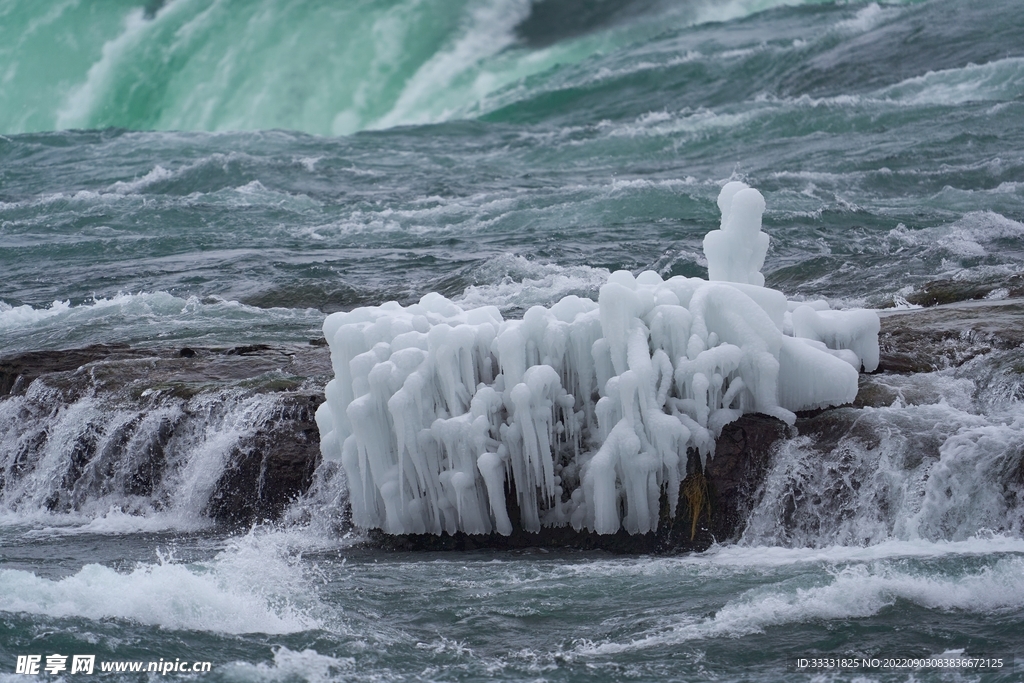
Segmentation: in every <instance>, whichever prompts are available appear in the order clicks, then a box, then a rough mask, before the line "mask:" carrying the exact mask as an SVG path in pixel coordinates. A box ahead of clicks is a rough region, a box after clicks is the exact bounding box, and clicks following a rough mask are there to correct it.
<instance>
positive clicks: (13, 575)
mask: <svg viewBox="0 0 1024 683" xmlns="http://www.w3.org/2000/svg"><path fill="white" fill-rule="evenodd" d="M316 604H317V601H316V597H315V594H313V593H312V592H311V591H310V588H309V587H308V585H307V583H306V580H305V579H304V577H303V576H302V568H301V566H299V565H298V564H297V563H296V561H295V559H294V557H292V556H289V555H288V554H287V553H286V552H285V551H284V549H282V548H281V547H279V546H277V547H275V545H274V544H273V543H268V542H261V540H260V539H259V538H257V537H255V536H253V535H250V536H247V537H243V538H241V539H237V540H235V541H233V542H231V544H230V545H229V547H228V548H227V549H226V550H224V551H223V552H221V553H220V554H218V555H217V556H216V557H215V558H214V559H213V560H212V561H209V562H200V563H195V564H184V563H179V562H177V561H175V560H174V559H173V558H160V559H159V561H158V562H155V563H140V564H138V565H136V566H135V567H134V568H133V569H132V570H131V571H129V572H118V571H115V570H114V569H111V568H110V567H106V566H103V565H99V564H87V565H85V566H84V567H82V568H81V569H80V570H79V571H78V572H77V573H76V574H74V575H72V576H68V577H66V578H63V579H47V578H43V577H40V576H37V575H35V574H33V573H32V572H28V571H22V570H16V569H0V611H4V612H15V613H28V614H38V615H46V616H50V617H55V618H69V617H81V618H86V619H94V620H99V619H111V618H113V619H125V620H128V621H133V622H136V623H140V624H146V625H152V626H159V627H161V628H166V629H185V630H195V631H213V632H219V633H274V634H282V633H296V632H299V631H306V630H310V629H315V628H318V627H319V622H318V620H317V619H316V618H314V617H313V616H311V614H310V611H311V610H313V609H315V607H316Z"/></svg>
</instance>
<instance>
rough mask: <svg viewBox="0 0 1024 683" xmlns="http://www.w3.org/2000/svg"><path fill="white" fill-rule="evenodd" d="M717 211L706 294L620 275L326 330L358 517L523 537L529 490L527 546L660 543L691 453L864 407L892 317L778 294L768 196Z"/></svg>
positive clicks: (734, 196)
mask: <svg viewBox="0 0 1024 683" xmlns="http://www.w3.org/2000/svg"><path fill="white" fill-rule="evenodd" d="M718 204H719V207H720V208H721V209H722V228H721V229H720V230H714V231H712V232H711V233H709V234H708V236H707V238H706V239H705V240H704V249H705V254H706V256H707V259H708V272H709V275H710V278H711V279H710V281H707V280H701V279H697V278H686V277H680V276H676V277H672V278H670V279H668V280H663V279H662V278H661V277H660V276H659V275H658V274H657V273H654V272H651V271H647V272H643V273H640V275H638V276H636V277H634V276H633V275H632V274H631V273H629V272H627V271H617V272H615V273H612V274H611V276H610V277H609V278H608V281H607V282H606V283H605V284H604V285H603V286H602V287H601V289H600V294H599V296H598V300H597V301H596V302H595V301H592V300H590V299H583V298H579V297H576V296H569V297H566V298H564V299H562V300H561V301H559V302H558V303H556V304H554V305H553V306H551V307H550V308H544V307H541V306H534V307H533V308H531V309H529V310H528V311H527V312H526V314H525V315H524V316H523V318H522V320H505V319H503V317H502V315H501V314H500V312H499V311H498V309H497V308H495V307H491V306H484V307H480V308H473V309H469V310H464V309H462V308H461V307H459V306H458V305H456V304H455V303H453V302H451V301H449V300H448V299H446V298H444V297H443V296H441V295H440V294H436V293H432V294H427V295H426V296H424V297H423V298H422V299H421V300H420V302H419V303H418V304H413V305H411V306H407V307H403V306H401V305H399V304H397V303H395V302H388V303H386V304H383V305H381V306H376V307H364V308H357V309H355V310H353V311H350V312H346V313H334V314H332V315H330V316H328V318H327V320H326V321H325V322H324V334H325V336H326V338H327V341H328V344H329V345H330V349H331V360H332V364H333V367H334V373H335V378H334V379H333V380H331V381H330V382H329V383H328V385H327V388H326V397H327V400H326V402H325V403H324V404H323V405H321V407H320V408H319V410H318V411H317V414H316V419H317V424H318V426H319V428H320V433H321V450H322V452H323V455H324V458H326V459H328V460H336V461H340V462H341V463H342V465H343V467H344V469H345V473H346V475H347V479H348V487H349V500H350V503H351V506H352V516H353V520H352V521H353V522H354V523H355V524H356V525H357V526H360V527H363V528H379V529H383V530H384V531H385V532H387V533H391V534H403V533H431V534H440V533H442V532H443V531H447V532H449V533H454V532H456V531H463V532H466V533H470V534H484V533H490V532H492V531H496V532H498V533H500V534H505V535H508V534H510V533H511V532H512V529H513V521H512V520H511V519H510V518H509V513H508V509H509V507H508V506H507V505H506V492H507V491H512V490H514V492H515V498H516V502H517V503H518V510H519V519H518V520H517V522H518V524H519V525H520V526H521V527H522V528H524V529H526V530H527V531H533V532H536V531H539V530H540V528H541V526H563V525H572V526H573V527H574V528H575V529H577V530H582V529H589V530H592V531H596V532H598V533H601V534H611V533H615V532H617V531H618V530H619V529H625V530H626V531H627V532H629V533H633V534H635V533H645V532H648V531H654V530H655V529H656V528H657V524H658V518H659V506H660V500H661V495H662V492H664V493H665V494H666V496H667V499H668V503H669V507H670V511H671V513H672V514H673V515H674V514H675V508H676V505H677V503H678V496H679V489H680V482H681V480H682V479H683V478H684V477H685V474H686V462H687V452H688V450H689V449H694V451H696V452H697V453H699V454H700V457H701V461H702V462H704V461H705V459H706V458H707V457H709V456H710V457H713V456H714V450H715V439H716V438H717V437H718V436H719V435H720V434H721V431H722V428H723V427H724V426H725V425H727V424H728V423H730V422H732V421H734V420H736V419H738V418H739V417H740V416H741V415H743V414H744V413H762V414H765V415H771V416H775V417H777V418H779V419H781V420H783V421H785V422H787V423H789V424H793V422H794V420H795V415H794V412H796V411H801V410H809V409H815V408H823V407H827V406H836V405H842V404H844V403H849V402H851V401H852V400H853V399H854V398H855V397H856V395H857V378H858V371H859V370H860V369H861V368H862V367H863V369H864V370H866V371H871V370H874V369H875V368H876V367H877V365H878V329H879V320H878V316H877V315H876V314H875V313H874V312H872V311H865V310H852V311H833V310H828V307H827V304H825V303H824V302H814V303H812V304H809V305H808V304H802V303H798V302H790V301H787V299H786V297H785V296H784V295H783V294H782V293H781V292H778V291H776V290H773V289H767V288H765V287H763V286H762V285H763V284H764V277H763V276H762V275H761V273H760V269H761V266H762V265H763V263H764V258H765V254H766V253H767V250H768V235H766V234H765V233H763V232H761V214H762V212H763V211H764V206H765V204H764V198H763V197H762V196H761V194H760V193H759V192H758V191H757V190H755V189H753V188H749V187H747V186H746V185H744V184H743V183H735V182H732V183H728V184H727V185H726V186H725V187H724V188H723V189H722V193H721V195H720V196H719V199H718ZM511 509H513V510H514V509H515V507H512V508H511Z"/></svg>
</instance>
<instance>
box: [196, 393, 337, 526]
mask: <svg viewBox="0 0 1024 683" xmlns="http://www.w3.org/2000/svg"><path fill="white" fill-rule="evenodd" d="M321 403H323V394H322V393H319V394H302V393H296V394H291V395H289V396H288V397H287V398H286V399H285V401H284V403H283V404H282V406H281V409H280V411H279V412H278V414H276V415H275V416H273V417H272V418H271V419H270V420H268V421H267V422H265V423H264V424H262V425H261V426H260V427H259V429H258V430H257V431H256V433H255V434H254V435H253V436H252V437H251V438H248V439H246V440H245V441H244V442H243V443H242V444H240V445H239V446H238V447H236V448H235V449H234V452H233V453H232V456H231V459H230V460H229V462H228V465H227V467H226V468H225V470H224V473H223V474H222V475H221V478H220V481H218V482H217V486H216V489H215V491H214V493H213V495H212V496H210V500H209V502H208V503H207V506H206V510H204V514H206V515H208V516H209V517H213V518H214V519H216V520H218V521H221V522H225V523H228V524H250V523H252V522H253V521H270V520H274V519H277V518H278V517H279V516H280V515H281V513H282V512H283V511H284V509H285V508H286V507H287V506H288V504H289V503H291V502H292V501H293V500H295V499H296V498H297V497H299V496H300V495H302V494H303V493H305V492H306V491H307V490H308V489H309V486H310V484H311V483H312V481H313V472H314V470H316V467H317V465H319V464H320V432H319V430H318V429H317V426H316V422H315V421H314V419H313V415H314V413H316V409H317V408H318V407H319V406H320V404H321Z"/></svg>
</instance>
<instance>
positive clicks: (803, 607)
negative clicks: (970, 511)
mask: <svg viewBox="0 0 1024 683" xmlns="http://www.w3.org/2000/svg"><path fill="white" fill-rule="evenodd" d="M900 600H903V601H908V602H911V603H913V604H915V605H918V606H920V607H924V608H926V609H932V610H943V611H946V610H962V611H965V612H973V613H981V614H990V613H993V612H1001V611H1005V610H1019V609H1021V608H1022V607H1024V558H1022V557H1019V556H1013V557H1006V558H1001V559H998V560H996V561H995V562H994V563H993V564H992V565H990V566H986V567H984V568H982V569H980V570H978V571H975V572H968V573H964V574H960V575H957V574H952V573H939V572H937V571H935V570H929V569H920V570H913V569H905V568H902V566H901V565H899V564H889V563H885V562H872V563H865V564H855V565H852V566H847V567H844V568H842V569H839V570H838V571H835V572H833V573H832V574H831V575H830V576H829V578H828V579H827V580H826V581H824V582H820V581H813V582H812V583H811V584H810V585H808V584H807V583H806V582H804V583H803V585H795V586H792V585H791V586H786V587H779V586H773V587H768V588H758V589H753V590H751V591H748V592H747V593H746V594H745V595H743V596H741V597H740V598H738V599H734V600H731V601H729V602H727V603H726V604H725V605H724V606H723V607H722V608H721V609H719V610H717V612H716V613H715V614H714V616H711V617H706V618H703V619H700V618H696V617H692V616H689V615H684V616H681V617H678V618H677V619H676V623H675V624H673V625H671V626H669V627H668V628H664V627H659V628H656V629H652V630H651V631H649V632H648V633H647V634H645V635H641V636H640V637H638V638H635V639H633V640H631V641H630V642H604V643H586V644H582V645H581V646H579V647H578V648H577V651H578V652H579V653H580V654H585V655H608V654H616V653H621V652H628V651H635V650H644V649H648V648H652V647H664V646H671V645H676V644H680V643H685V642H690V641H695V640H706V639H711V638H720V637H723V636H728V637H738V636H745V635H750V634H754V633H762V632H764V631H765V630H767V629H769V628H771V627H773V626H778V625H783V624H793V623H803V622H809V621H816V620H821V619H826V620H839V619H843V620H848V619H861V618H865V617H870V616H873V615H875V614H878V613H879V612H881V611H882V610H883V609H885V608H887V607H890V606H892V605H893V604H895V603H896V602H897V601H900Z"/></svg>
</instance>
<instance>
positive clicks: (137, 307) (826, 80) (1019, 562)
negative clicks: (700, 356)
mask: <svg viewBox="0 0 1024 683" xmlns="http://www.w3.org/2000/svg"><path fill="white" fill-rule="evenodd" d="M1021 35H1024V13H1021V12H1020V7H1019V6H1018V4H1017V3H1015V2H1012V1H1011V0H993V1H992V2H984V3H978V2H976V3H968V2H963V1H960V2H956V1H952V0H926V1H924V2H904V3H893V4H880V3H864V2H849V3H822V2H813V1H810V0H808V1H805V2H800V1H798V0H723V1H716V2H712V1H711V0H707V1H701V0H692V1H685V2H667V1H662V0H628V1H627V0H623V1H622V2H617V3H616V2H611V0H543V1H541V2H534V3H531V2H529V1H528V0H456V1H449V0H444V1H442V0H365V1H359V2H349V3H329V2H319V3H317V2H311V1H310V2H285V1H284V0H258V1H256V2H234V1H232V0H214V1H212V2H209V1H200V0H170V1H168V2H159V1H157V2H148V3H143V2H142V1H141V0H137V1H134V2H133V1H131V0H120V1H119V2H104V3H88V2H77V1H74V0H61V1H56V2H50V3H38V2H28V1H26V0H0V354H3V355H9V354H14V353H21V352H26V351H36V350H46V349H64V348H74V347H81V346H86V345H89V344H94V343H112V342H127V343H130V344H133V345H143V346H145V345H150V346H158V347H165V346H168V345H172V344H173V345H182V344H185V343H187V344H190V345H194V346H201V345H206V346H216V345H226V346H230V345H237V344H252V343H293V342H302V343H305V342H306V341H308V340H309V339H312V338H316V337H318V336H319V335H320V331H319V328H320V324H321V322H322V320H323V317H324V314H325V313H327V312H331V311H335V310H342V309H348V308H351V307H354V306H358V305H361V304H366V303H372V304H376V303H381V302H383V301H387V300H389V299H396V300H398V301H400V302H403V303H407V302H411V301H414V300H417V299H418V298H419V297H420V296H422V295H423V294H425V293H427V292H430V291H440V292H441V293H443V294H445V295H446V296H449V297H451V298H454V299H457V300H461V301H463V302H465V303H468V304H496V305H498V306H499V307H501V308H502V310H503V311H504V312H505V313H507V314H510V315H515V314H516V313H517V312H521V311H522V310H524V309H525V308H527V307H529V306H531V305H533V304H536V303H541V304H550V303H552V302H553V301H556V300H557V299H559V298H560V297H562V296H564V295H567V294H581V295H594V294H596V291H597V287H598V286H599V285H600V284H601V283H602V282H603V281H604V279H605V277H606V276H607V274H608V273H609V272H610V271H613V270H616V269H620V268H626V269H630V270H633V271H634V272H638V271H640V270H644V269H653V270H657V271H658V272H660V273H662V274H663V275H664V276H670V275H678V274H681V275H687V276H703V275H705V274H706V262H705V261H704V259H703V255H702V253H701V249H700V244H701V240H702V238H703V236H704V234H705V233H706V232H707V231H708V230H709V229H710V228H712V227H715V226H716V225H717V221H718V212H717V208H716V207H715V203H714V200H715V197H716V196H717V193H718V189H719V188H720V187H721V185H722V183H723V182H724V181H726V180H728V179H730V178H738V179H743V180H745V181H746V182H748V183H750V184H751V185H753V186H755V187H757V188H759V189H760V190H761V191H762V192H763V193H764V195H765V197H766V200H767V205H768V212H767V213H766V216H765V230H766V232H768V233H769V234H770V235H771V237H772V246H771V250H770V252H769V254H768V259H767V262H766V267H765V271H764V272H765V274H766V278H767V284H768V285H769V286H773V287H776V288H778V289H781V290H783V291H784V292H786V293H787V294H788V295H790V296H791V297H796V298H799V297H807V298H826V299H828V300H830V301H831V302H832V303H833V305H836V306H854V305H857V306H872V307H889V306H893V305H903V304H904V303H905V301H906V300H911V301H913V300H917V297H920V296H921V294H922V292H924V291H925V289H926V286H927V284H928V283H929V282H932V281H936V280H942V281H946V282H947V283H950V284H949V286H950V287H952V288H953V289H954V290H957V289H959V290H962V291H971V292H975V293H979V292H980V294H979V296H982V295H983V296H987V297H988V298H989V299H990V300H999V299H1003V298H1006V297H1009V296H1014V295H1018V296H1019V294H1018V293H1017V292H1018V291H1020V290H1022V284H1021V277H1022V272H1024V125H1022V124H1021V122H1022V121H1024V42H1021V39H1020V36H1021ZM1021 368H1024V357H1022V355H1021V352H1020V350H1019V349H1017V350H1012V349H1011V350H1005V349H1004V350H1002V351H992V352H990V353H982V354H981V355H979V356H978V357H977V358H975V359H974V360H972V361H970V362H969V363H967V364H965V365H963V366H962V367H960V368H957V369H948V370H941V371H937V372H931V373H919V374H915V375H906V376H892V377H889V376H883V377H881V378H876V379H875V380H874V381H875V382H876V383H882V384H884V385H885V388H886V391H889V392H891V394H892V395H893V397H894V400H893V402H892V405H888V406H886V407H876V408H865V409H863V410H862V411H860V412H859V413H856V414H853V413H852V411H851V409H843V410H844V411H848V413H849V414H847V413H844V412H843V411H837V415H838V417H836V418H835V419H837V420H839V421H842V420H847V421H848V423H844V424H845V426H844V427H843V431H842V434H841V435H840V436H838V437H836V436H835V434H834V433H829V430H828V429H827V426H824V427H821V429H820V430H818V431H817V432H815V431H811V432H809V433H806V434H802V435H801V436H799V437H796V438H794V439H792V440H791V441H789V442H787V443H786V444H785V445H784V446H783V448H782V449H780V451H779V453H777V454H776V457H775V460H774V461H773V464H772V469H771V471H770V472H769V475H768V479H767V481H766V483H765V489H764V495H763V497H762V498H761V500H760V503H759V505H758V506H757V508H756V509H755V510H754V512H753V515H752V517H751V520H750V524H749V525H748V527H747V529H746V531H745V533H744V535H743V537H742V538H741V539H740V540H739V542H738V543H736V544H734V545H728V546H720V547H715V548H713V549H712V550H711V551H709V552H708V553H705V554H701V555H696V556H691V557H678V558H619V557H613V556H609V555H604V554H595V553H583V552H569V551H566V552H559V553H542V552H539V551H537V552H518V553H466V554H401V553H392V552H384V551H380V550H374V549H371V548H368V547H366V546H365V545H364V544H362V542H361V537H360V536H359V534H358V532H346V530H345V528H344V526H343V524H341V523H340V522H339V521H338V519H337V510H338V509H339V506H340V503H339V501H341V500H343V497H344V487H343V483H342V482H341V481H340V479H341V478H340V477H333V478H332V476H331V474H332V473H331V472H328V471H326V470H325V471H323V472H321V473H319V479H318V484H317V487H316V488H315V490H314V491H313V493H311V495H310V496H309V497H308V498H307V499H306V500H303V501H300V502H299V503H298V504H297V505H296V506H295V507H294V508H293V509H292V510H291V511H290V512H289V514H288V515H286V521H285V523H283V525H282V526H280V527H273V528H270V527H261V528H257V529H255V530H253V531H252V532H251V533H248V534H241V535H238V534H233V533H231V532H227V531H224V530H221V529H218V528H216V527H214V526H212V525H211V523H210V522H209V520H206V519H205V518H204V516H203V509H204V505H205V504H206V499H207V498H208V497H209V495H210V488H211V485H212V484H211V482H213V481H215V480H216V477H217V476H218V475H219V473H220V472H221V471H222V470H223V468H224V466H225V462H226V460H225V457H224V454H225V453H226V452H228V451H229V450H230V448H231V447H232V445H233V444H234V443H236V442H237V441H238V440H239V439H240V438H243V437H244V435H245V433H246V431H247V429H248V430H249V431H251V430H253V429H255V426H254V425H258V424H259V423H260V421H261V420H264V419H265V416H266V415H267V414H269V413H270V412H272V411H273V410H274V405H275V404H274V400H276V399H274V398H273V397H272V396H271V397H266V396H264V397H257V398H253V397H251V396H249V395H247V394H244V393H238V392H236V393H231V392H227V393H224V394H219V395H217V396H212V395H200V396H197V397H192V398H182V399H180V400H176V401H175V402H169V403H166V404H161V405H160V406H157V407H155V408H154V409H153V411H152V412H150V413H146V415H145V416H143V417H138V416H133V415H129V414H126V413H124V412H123V407H122V406H119V405H113V404H110V403H105V402H104V401H107V399H105V398H103V397H102V396H98V395H96V396H94V395H90V394H88V393H86V394H85V395H79V396H75V397H74V398H73V399H66V400H65V399H61V398H53V397H51V398H50V399H48V398H47V396H48V395H46V391H48V389H47V388H46V387H43V386H33V387H32V388H31V390H30V391H29V392H28V394H26V395H24V396H18V397H12V398H6V399H0V429H2V431H0V476H2V481H3V484H2V485H0V680H8V679H9V680H21V676H19V675H17V674H15V673H14V666H15V660H16V658H17V656H18V655H23V654H41V655H48V654H52V653H55V652H58V653H62V654H63V653H68V654H96V655H97V659H98V660H104V661H113V660H145V661H150V660H157V659H159V658H164V659H165V660H168V659H169V660H173V659H175V658H181V659H189V660H203V661H210V662H212V664H213V670H212V671H211V672H210V673H208V674H202V675H200V676H198V678H201V679H213V680H225V681H227V680H230V681H278V680H280V681H291V680H310V681H326V680H483V679H491V678H493V679H499V680H553V681H575V680H681V681H691V680H726V681H740V680H784V679H786V680H788V679H790V678H794V677H795V678H798V679H800V678H803V679H808V680H810V679H813V678H814V674H812V673H808V672H800V671H797V670H796V669H795V667H794V665H793V662H795V660H796V659H797V658H799V657H803V656H813V655H819V656H821V655H834V656H843V655H846V656H856V657H861V656H881V657H885V656H924V655H929V654H942V653H956V652H958V651H964V652H966V653H968V654H974V655H993V656H997V657H1003V658H1005V659H1007V661H1008V662H1012V661H1013V657H1014V655H1017V656H1018V657H1020V656H1022V655H1024V649H1022V646H1021V643H1020V634H1021V633H1022V632H1024V536H1022V534H1024V505H1022V503H1021V501H1022V500H1024V464H1022V461H1024V406H1022V403H1021V402H1022V400H1024V389H1022V381H1021V378H1022V371H1021ZM47 400H50V403H49V404H48V403H46V401H47ZM62 401H63V402H62ZM47 405H48V406H50V407H49V408H47V409H46V410H44V409H43V408H41V407H40V406H47ZM119 411H122V412H119ZM160 411H163V412H160ZM844 415H845V416H846V417H844ZM104 416H106V417H104ZM164 418H166V419H170V420H184V421H185V422H186V423H187V424H188V425H189V427H188V429H187V430H185V431H184V432H183V433H182V434H180V435H178V436H175V437H174V440H172V441H173V442H172V444H171V447H170V450H168V451H167V452H168V453H169V455H168V457H169V458H170V459H171V460H173V461H175V462H179V463H180V465H179V466H178V467H177V469H176V470H175V472H176V475H175V478H173V479H168V480H165V481H164V482H163V483H162V484H161V486H160V487H158V489H157V490H154V491H145V492H141V493H139V494H138V495H135V496H133V497H130V498H124V497H121V498H119V497H117V496H112V495H109V492H106V493H104V492H102V491H100V492H99V493H97V492H95V491H94V492H91V493H89V492H87V495H86V499H85V500H82V501H78V502H73V503H69V504H67V505H59V506H54V505H53V504H52V495H53V494H54V492H55V491H58V492H59V491H60V489H61V484H60V482H61V479H60V477H61V476H63V474H62V473H63V472H64V471H65V470H66V468H67V463H66V460H67V458H68V457H69V455H68V454H69V453H70V452H71V446H70V445H69V444H71V443H72V442H73V441H74V439H75V438H77V437H78V435H80V434H81V433H83V430H84V427H83V425H87V424H88V425H93V427H91V428H92V429H94V431H95V432H96V434H95V438H97V439H99V440H101V441H102V440H103V439H110V440H113V439H114V437H115V432H116V430H117V428H118V426H119V425H121V426H123V425H126V424H129V423H130V424H132V425H141V426H138V427H133V429H136V431H135V432H134V433H135V434H137V437H135V438H137V439H138V440H139V441H140V443H141V442H142V441H143V440H144V437H145V436H146V434H150V433H156V432H157V431H158V430H159V425H160V420H161V419H164ZM104 419H105V420H106V426H103V421H104ZM147 420H149V422H147ZM96 425H100V426H96ZM147 425H148V426H147ZM40 426H42V427H40ZM97 430H98V431H97ZM146 430H149V431H146ZM42 432H45V433H46V435H47V439H46V443H45V445H40V444H41V442H40V444H36V445H35V446H33V443H35V442H33V441H32V438H34V437H32V436H31V435H32V434H38V433H42ZM26 458H28V460H26ZM29 461H31V462H32V463H33V465H32V467H28V466H27V465H26V462H29ZM110 466H111V468H112V470H111V471H116V472H122V471H124V472H127V471H128V470H127V466H126V465H125V466H122V465H118V464H117V463H113V464H111V465H110ZM62 468H63V469H62ZM119 468H120V469H119ZM118 476H120V475H118ZM74 494H75V492H73V491H72V492H68V496H69V497H71V498H73V497H74ZM158 499H159V500H158ZM158 503H159V504H158ZM346 533H347V535H346ZM44 661H45V660H44ZM1022 667H1024V660H1022V663H1021V664H1020V665H1019V666H1018V667H1017V671H1016V673H1014V672H1013V671H1012V670H1011V669H1009V668H1007V669H1004V670H1003V671H1002V672H1001V673H971V672H967V673H965V672H959V673H956V672H945V673H943V672H937V671H925V672H920V671H919V672H909V671H879V670H875V671H872V672H867V673H857V672H855V671H853V670H846V671H844V672H843V673H836V672H832V673H828V674H822V675H823V676H824V678H822V679H821V680H864V677H866V678H867V680H875V679H879V680H893V681H906V680H915V681H921V680H950V681H954V680H955V681H960V680H999V681H1004V680H1005V681H1013V680H1019V676H1021V675H1024V674H1022V673H1021V671H1022V670H1024V669H1022ZM168 675H169V676H183V675H184V674H168ZM66 677H68V678H80V677H81V676H80V675H78V674H76V675H74V676H71V675H68V676H66ZM122 677H125V678H128V679H132V680H142V679H145V678H147V677H146V674H135V675H131V674H123V675H122ZM858 677H860V678H858ZM815 680H817V679H815Z"/></svg>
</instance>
